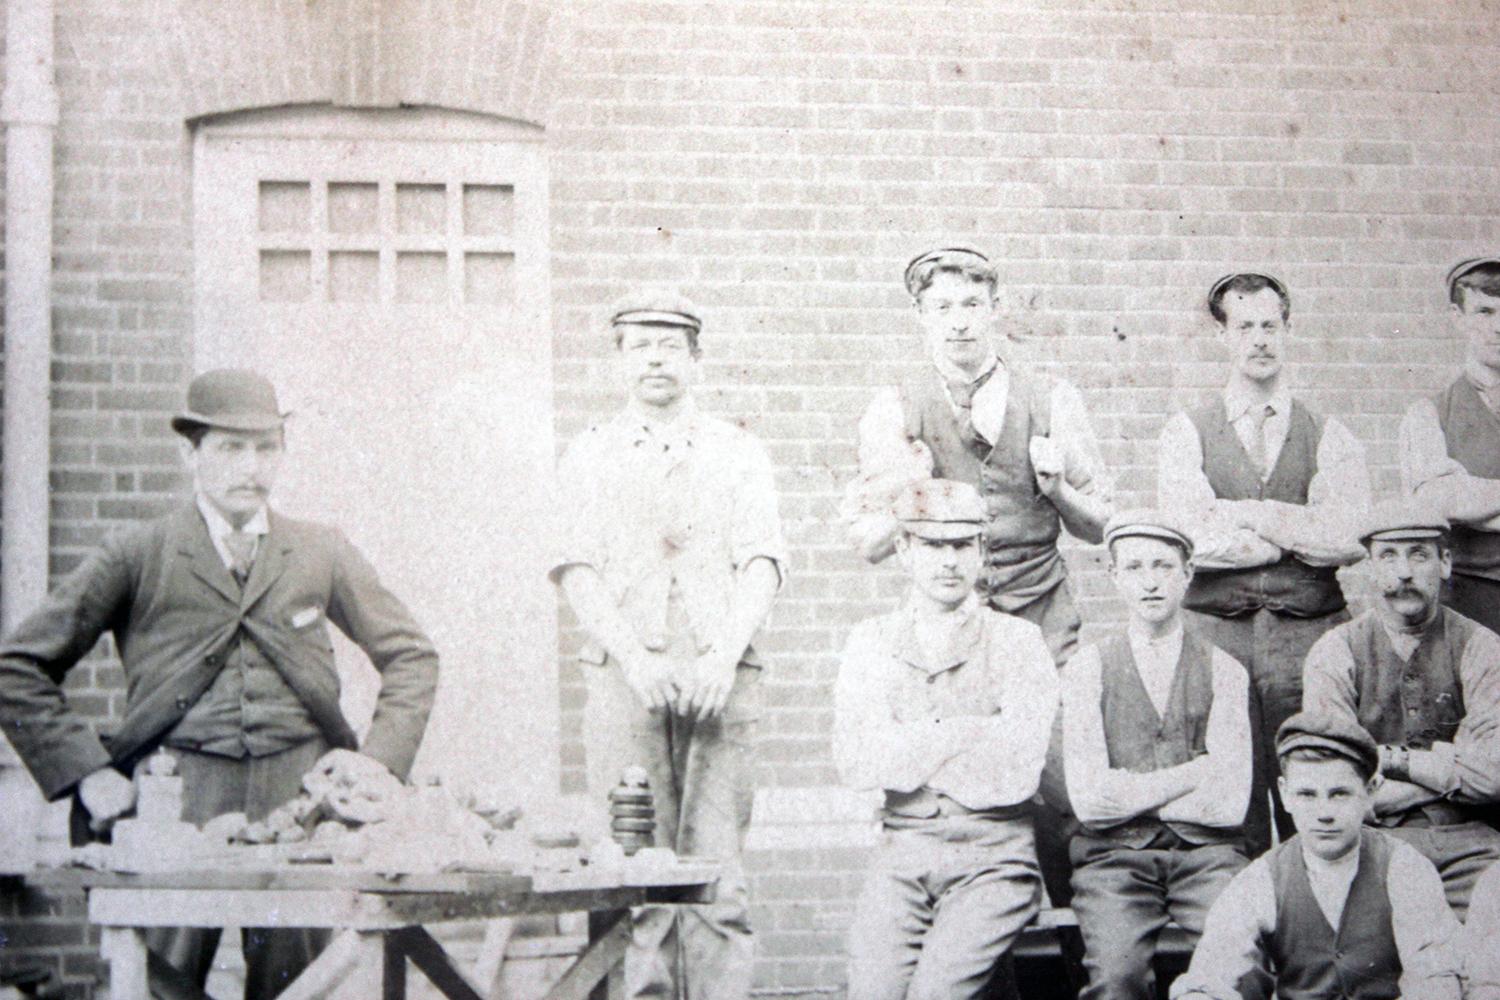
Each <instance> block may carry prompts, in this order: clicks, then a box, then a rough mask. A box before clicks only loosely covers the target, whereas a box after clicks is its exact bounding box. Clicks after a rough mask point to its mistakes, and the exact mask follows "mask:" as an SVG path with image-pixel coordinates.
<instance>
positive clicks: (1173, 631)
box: [1125, 616, 1182, 646]
mask: <svg viewBox="0 0 1500 1000" xmlns="http://www.w3.org/2000/svg"><path fill="white" fill-rule="evenodd" d="M1125 630H1126V632H1128V633H1129V634H1130V641H1131V642H1133V643H1137V642H1138V643H1140V644H1141V645H1143V646H1170V645H1174V644H1181V642H1182V618H1181V616H1178V619H1177V621H1175V622H1174V623H1173V624H1172V628H1170V629H1169V630H1168V631H1167V633H1166V634H1165V635H1161V636H1155V637H1153V636H1151V635H1149V634H1147V632H1146V627H1145V626H1144V625H1142V624H1141V623H1140V622H1138V621H1136V620H1135V619H1133V618H1132V619H1131V620H1130V623H1129V624H1127V625H1126V626H1125Z"/></svg>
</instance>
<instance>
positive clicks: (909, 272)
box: [902, 247, 990, 295]
mask: <svg viewBox="0 0 1500 1000" xmlns="http://www.w3.org/2000/svg"><path fill="white" fill-rule="evenodd" d="M928 266H932V267H944V266H950V267H977V268H981V269H983V270H985V271H988V270H989V269H990V259H989V258H988V257H986V256H985V255H984V254H982V253H980V252H979V251H978V250H970V249H969V248H968V247H943V248H941V249H939V250H929V251H927V252H926V253H921V254H917V255H916V256H915V257H913V258H912V259H911V261H910V263H908V264H907V265H906V271H905V272H904V274H903V277H902V281H903V282H904V283H905V285H906V291H907V292H908V293H909V294H911V295H916V294H917V284H918V282H917V279H918V277H919V276H920V275H921V273H922V269H923V268H925V267H928Z"/></svg>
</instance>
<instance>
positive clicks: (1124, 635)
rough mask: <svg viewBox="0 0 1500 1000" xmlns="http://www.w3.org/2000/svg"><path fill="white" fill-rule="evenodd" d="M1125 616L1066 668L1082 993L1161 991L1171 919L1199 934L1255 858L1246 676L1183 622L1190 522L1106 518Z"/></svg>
mask: <svg viewBox="0 0 1500 1000" xmlns="http://www.w3.org/2000/svg"><path fill="white" fill-rule="evenodd" d="M1104 541H1105V544H1106V546H1108V548H1109V554H1110V574H1111V576H1112V577H1113V579H1114V584H1115V589H1116V591H1117V592H1118V593H1119V595H1120V597H1121V599H1123V600H1124V601H1125V604H1126V607H1127V609H1128V611H1129V615H1130V617H1129V622H1128V624H1127V625H1126V626H1125V628H1123V629H1120V630H1117V631H1116V632H1115V634H1114V635H1112V636H1111V637H1110V638H1108V639H1106V640H1105V641H1104V642H1102V643H1100V644H1099V645H1097V646H1085V647H1084V648H1083V649H1082V650H1081V651H1080V652H1079V653H1078V655H1077V656H1075V657H1073V659H1072V660H1071V661H1070V662H1069V664H1068V668H1067V669H1066V670H1064V671H1063V675H1062V678H1063V761H1064V764H1065V765H1066V769H1067V778H1068V789H1069V791H1070V793H1071V798H1072V802H1073V808H1074V810H1075V811H1076V812H1077V814H1078V818H1079V821H1080V822H1081V823H1082V824H1083V829H1082V830H1081V831H1080V832H1079V833H1077V834H1075V835H1074V837H1073V843H1072V859H1073V911H1074V912H1075V913H1076V914H1077V915H1078V926H1079V930H1081V931H1082V933H1083V943H1084V948H1085V952H1084V965H1085V967H1086V968H1087V970H1088V986H1087V987H1086V988H1085V989H1084V991H1083V994H1082V997H1083V1000H1127V998H1140V1000H1149V998H1151V997H1154V996H1155V995H1156V991H1155V973H1154V970H1153V968H1152V959H1153V957H1154V955H1155V951H1156V938H1157V935H1158V934H1159V933H1160V932H1161V930H1162V928H1163V927H1165V926H1166V925H1167V922H1168V921H1169V920H1170V921H1172V922H1174V923H1176V924H1177V925H1178V926H1179V927H1181V928H1182V929H1183V930H1184V931H1186V932H1187V933H1188V934H1189V935H1190V936H1193V937H1196V936H1197V935H1198V934H1199V933H1201V932H1202V930H1203V921H1204V918H1205V917H1206V915H1207V914H1208V909H1209V907H1210V906H1211V905H1212V904H1213V902H1214V900H1215V899H1216V898H1217V897H1218V895H1219V893H1220V892H1221V891H1222V890H1223V888H1224V886H1226V885H1227V884H1228V883H1229V880H1230V879H1231V878H1233V877H1234V875H1235V873H1236V872H1238V871H1239V870H1240V869H1242V868H1244V867H1245V864H1246V858H1245V853H1244V843H1243V840H1244V834H1243V830H1242V824H1243V822H1244V818H1245V806H1246V803H1247V802H1248V801H1249V798H1250V715H1249V698H1248V688H1249V678H1248V677H1247V675H1246V674H1245V668H1244V667H1242V666H1240V665H1239V664H1238V663H1236V662H1235V661H1234V659H1233V658H1232V657H1230V656H1229V655H1228V654H1227V653H1225V652H1224V651H1222V650H1219V649H1215V648H1214V647H1213V646H1211V645H1209V643H1207V642H1206V641H1204V640H1203V639H1202V638H1201V637H1200V636H1198V635H1197V634H1195V633H1194V632H1193V631H1192V630H1191V629H1186V628H1184V627H1183V615H1182V597H1183V595H1184V594H1185V593H1186V592H1187V588H1188V584H1189V581H1191V580H1192V576H1193V573H1192V569H1191V567H1190V565H1189V560H1190V559H1191V557H1192V551H1193V546H1192V542H1191V540H1190V537H1189V535H1188V533H1187V532H1186V531H1185V530H1184V529H1183V528H1182V527H1180V526H1179V525H1177V524H1176V523H1175V522H1173V521H1172V520H1171V519H1170V518H1168V517H1164V516H1163V515H1161V514H1159V513H1157V512H1155V511H1133V512H1129V513H1122V514H1118V515H1116V516H1115V517H1114V518H1112V519H1111V520H1110V522H1109V525H1108V526H1107V527H1106V528H1105V531H1104Z"/></svg>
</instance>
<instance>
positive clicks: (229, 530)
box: [194, 493, 271, 573]
mask: <svg viewBox="0 0 1500 1000" xmlns="http://www.w3.org/2000/svg"><path fill="white" fill-rule="evenodd" d="M194 499H195V500H196V502H197V504H198V512H199V513H200V514H202V515H203V523H204V524H206V525H207V526H208V537H209V539H210V540H211V541H212V542H213V543H214V551H215V552H217V553H218V554H219V558H220V559H222V560H224V568H225V569H227V570H229V571H230V572H231V573H232V572H234V553H233V552H232V551H231V550H230V548H229V542H228V538H229V536H230V535H232V534H234V532H235V531H239V532H240V533H241V534H246V535H253V536H254V538H255V548H254V550H253V552H254V553H255V555H259V554H260V543H261V539H262V538H264V537H265V536H266V534H267V533H268V532H270V530H271V524H270V518H269V517H268V516H267V515H266V505H265V504H261V505H260V509H259V510H257V511H256V512H255V513H254V514H252V515H250V520H248V521H246V522H245V524H244V526H243V527H241V528H235V527H234V525H232V524H230V523H229V521H228V520H227V519H226V518H225V517H224V515H223V514H221V513H219V508H217V507H215V506H214V505H213V504H212V503H211V502H210V501H209V499H208V498H207V497H206V496H204V495H203V494H202V493H199V494H197V495H196V497H194ZM251 558H252V559H253V558H254V556H252V557H251Z"/></svg>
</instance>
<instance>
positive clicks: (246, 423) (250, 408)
mask: <svg viewBox="0 0 1500 1000" xmlns="http://www.w3.org/2000/svg"><path fill="white" fill-rule="evenodd" d="M288 416H289V414H287V413H283V412H282V410H281V407H280V406H278V405H277V403H276V388H275V387H274V386H273V385H271V380H270V379H268V378H266V377H265V376H264V375H262V374H261V373H260V372H255V371H251V370H249V369H248V368H215V369H214V370H212V371H206V372H204V373H203V374H201V375H199V376H197V377H195V378H194V379H193V381H192V382H191V383H189V384H188V391H187V408H186V409H184V410H183V411H182V412H180V413H178V414H177V415H176V416H174V417H173V418H172V429H173V430H174V431H176V432H177V433H178V434H181V435H183V436H187V435H189V434H191V433H193V431H194V430H197V429H198V428H202V427H217V428H219V429H221V430H227V431H269V430H275V429H276V428H278V427H280V426H281V425H282V424H284V423H285V422H286V418H287V417H288Z"/></svg>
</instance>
